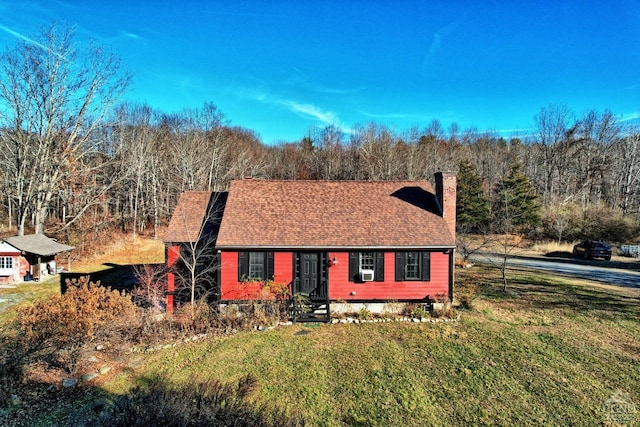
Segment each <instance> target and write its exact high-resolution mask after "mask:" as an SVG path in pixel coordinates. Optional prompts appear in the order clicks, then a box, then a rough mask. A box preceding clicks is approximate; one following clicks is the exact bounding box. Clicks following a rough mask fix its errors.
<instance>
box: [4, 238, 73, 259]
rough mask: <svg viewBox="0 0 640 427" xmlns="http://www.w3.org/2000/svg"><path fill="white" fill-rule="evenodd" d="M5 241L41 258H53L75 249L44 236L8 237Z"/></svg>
mask: <svg viewBox="0 0 640 427" xmlns="http://www.w3.org/2000/svg"><path fill="white" fill-rule="evenodd" d="M4 241H5V242H7V243H8V244H10V245H11V246H13V247H14V248H16V249H19V250H20V251H22V252H28V253H32V254H36V255H40V256H51V255H55V254H58V253H60V252H66V251H70V250H72V249H74V247H73V246H68V245H63V244H61V243H58V242H56V241H55V240H53V239H51V238H50V237H47V236H45V235H44V234H29V235H26V236H13V237H7V238H6V239H4Z"/></svg>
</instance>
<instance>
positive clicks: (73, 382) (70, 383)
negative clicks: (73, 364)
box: [62, 378, 78, 388]
mask: <svg viewBox="0 0 640 427" xmlns="http://www.w3.org/2000/svg"><path fill="white" fill-rule="evenodd" d="M77 385H78V379H77V378H65V379H64V380H62V387H64V388H71V387H75V386H77Z"/></svg>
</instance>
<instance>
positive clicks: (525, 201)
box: [494, 161, 540, 231]
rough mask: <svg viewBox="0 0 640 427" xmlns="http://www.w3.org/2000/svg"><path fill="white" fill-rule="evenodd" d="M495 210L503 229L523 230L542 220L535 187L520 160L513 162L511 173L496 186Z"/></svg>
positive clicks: (499, 225) (497, 222)
mask: <svg viewBox="0 0 640 427" xmlns="http://www.w3.org/2000/svg"><path fill="white" fill-rule="evenodd" d="M494 212H495V220H496V225H497V226H498V227H499V228H500V229H501V231H523V230H526V229H530V228H532V227H535V226H536V225H537V224H538V223H539V222H540V206H539V205H538V202H537V196H536V193H535V189H534V187H533V184H532V183H531V181H529V178H527V176H526V175H525V174H524V173H523V172H522V164H521V163H520V162H518V161H515V162H514V163H512V164H511V170H510V171H509V175H508V176H507V177H505V178H503V179H502V180H501V181H500V182H499V183H498V185H497V186H496V199H495V203H494Z"/></svg>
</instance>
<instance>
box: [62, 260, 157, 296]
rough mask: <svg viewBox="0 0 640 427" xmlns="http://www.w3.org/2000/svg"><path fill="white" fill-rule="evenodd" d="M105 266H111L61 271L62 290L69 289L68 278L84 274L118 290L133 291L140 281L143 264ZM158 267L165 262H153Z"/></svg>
mask: <svg viewBox="0 0 640 427" xmlns="http://www.w3.org/2000/svg"><path fill="white" fill-rule="evenodd" d="M103 265H104V266H107V267H109V268H107V269H104V270H100V271H94V272H89V273H86V272H85V273H64V272H63V273H61V274H60V292H61V293H64V292H65V291H66V290H67V280H73V279H78V278H79V277H82V276H89V280H91V281H92V282H94V283H95V282H98V281H100V285H102V286H108V287H110V288H111V289H114V290H118V291H127V292H131V291H132V290H133V289H134V288H135V287H136V286H137V285H138V284H139V283H138V278H137V277H136V270H140V267H142V264H138V265H131V264H125V265H120V264H113V263H104V264H103ZM153 265H154V266H157V267H162V266H163V265H164V264H153Z"/></svg>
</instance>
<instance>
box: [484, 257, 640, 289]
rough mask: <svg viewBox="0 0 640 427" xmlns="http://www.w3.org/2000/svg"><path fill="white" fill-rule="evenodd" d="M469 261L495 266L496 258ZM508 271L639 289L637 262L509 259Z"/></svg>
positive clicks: (497, 259)
mask: <svg viewBox="0 0 640 427" xmlns="http://www.w3.org/2000/svg"><path fill="white" fill-rule="evenodd" d="M471 260H472V261H473V262H475V263H476V264H498V263H501V260H500V258H499V257H498V256H497V255H494V254H475V255H473V256H472V257H471ZM508 265H509V266H510V267H521V268H532V269H536V270H544V271H551V272H554V273H558V274H562V275H566V276H573V277H579V278H583V279H589V280H595V281H598V282H603V283H608V284H610V285H616V286H624V287H629V288H640V271H638V270H640V268H639V265H640V262H635V261H632V262H630V263H623V262H615V261H610V262H609V261H584V260H578V259H573V258H558V259H553V258H550V259H546V258H534V257H523V256H513V257H511V258H509V260H508Z"/></svg>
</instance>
